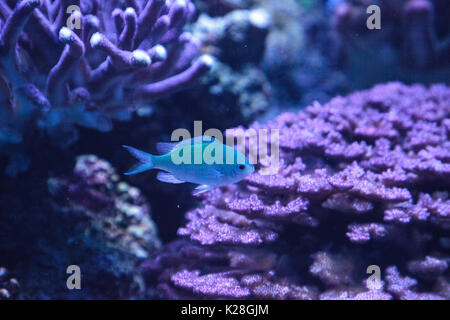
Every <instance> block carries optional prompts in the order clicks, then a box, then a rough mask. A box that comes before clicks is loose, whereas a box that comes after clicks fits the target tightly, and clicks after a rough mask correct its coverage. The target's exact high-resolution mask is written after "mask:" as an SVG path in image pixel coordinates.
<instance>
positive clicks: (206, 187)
mask: <svg viewBox="0 0 450 320" xmlns="http://www.w3.org/2000/svg"><path fill="white" fill-rule="evenodd" d="M214 188H215V186H209V185H207V184H201V185H199V186H198V187H197V188H195V191H194V195H195V196H196V195H198V194H200V193H203V192H206V191H209V190H212V189H214Z"/></svg>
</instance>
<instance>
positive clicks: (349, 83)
mask: <svg viewBox="0 0 450 320" xmlns="http://www.w3.org/2000/svg"><path fill="white" fill-rule="evenodd" d="M373 6H375V7H373ZM369 7H370V8H371V9H370V10H368V8H369ZM377 15H378V16H377ZM377 19H378V20H377ZM0 30H1V32H0V300H2V299H5V300H9V299H223V298H233V299H412V300H416V299H450V270H449V263H450V195H449V193H450V140H449V137H450V87H449V82H450V2H449V1H448V0H167V1H166V0H21V1H16V0H0ZM194 121H202V126H203V130H206V129H209V128H217V129H219V130H221V131H224V132H225V130H227V132H228V133H233V132H238V134H239V132H242V131H239V130H237V129H238V128H241V129H244V128H253V129H255V130H264V129H267V130H270V129H277V130H279V132H280V139H279V148H280V168H279V170H278V171H277V172H276V173H275V174H272V175H263V174H261V170H262V169H263V168H264V166H265V163H264V162H262V163H258V164H257V165H256V166H255V167H256V171H255V173H253V174H251V175H249V176H248V177H246V178H245V179H243V180H242V181H240V182H239V183H234V184H229V185H226V186H222V187H219V188H215V189H213V190H210V191H208V192H205V193H202V194H199V195H196V196H194V195H193V185H192V184H189V183H186V184H169V183H165V182H161V181H158V180H157V179H156V172H155V171H149V172H146V173H141V174H139V175H133V176H125V175H123V172H126V171H127V170H128V168H129V167H130V166H131V165H132V164H133V163H132V162H133V160H132V158H131V157H130V156H129V154H128V153H127V152H126V151H125V150H124V149H123V148H122V147H121V146H122V145H130V146H134V147H136V148H139V149H140V150H145V151H146V152H150V153H155V152H156V149H155V145H156V144H157V142H160V141H170V137H171V133H172V132H173V131H174V130H175V129H178V128H186V129H188V130H190V131H192V130H193V126H194ZM249 148H252V146H249ZM69 266H77V267H78V268H79V270H81V275H82V276H81V289H77V288H70V285H69V279H68V278H69V277H70V275H71V272H69V269H70V268H69V269H68V267H69ZM378 271H379V272H380V274H379V279H378V281H375V282H374V281H371V279H373V278H371V275H372V274H376V273H377V272H378Z"/></svg>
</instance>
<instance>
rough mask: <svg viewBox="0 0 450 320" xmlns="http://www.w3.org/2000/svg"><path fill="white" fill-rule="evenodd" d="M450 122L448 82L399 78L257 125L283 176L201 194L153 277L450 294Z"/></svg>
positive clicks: (255, 291) (166, 290)
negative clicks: (375, 273)
mask: <svg viewBox="0 0 450 320" xmlns="http://www.w3.org/2000/svg"><path fill="white" fill-rule="evenodd" d="M449 118H450V89H449V88H448V87H446V86H444V85H433V86H431V87H430V88H429V89H427V88H425V87H423V86H420V85H414V86H409V87H408V86H405V85H402V84H400V83H389V84H385V85H377V86H375V87H374V88H372V89H371V90H367V91H360V92H356V93H354V94H351V95H349V96H347V97H337V98H334V99H332V100H331V101H330V102H329V103H327V104H325V105H319V104H318V103H316V104H313V105H312V106H310V107H308V108H306V110H305V111H301V112H299V113H297V114H294V113H285V114H282V115H280V116H278V117H277V118H275V119H274V120H273V121H270V122H268V123H267V124H265V125H262V124H258V123H255V124H254V125H252V126H251V128H252V129H255V130H258V129H279V130H280V141H279V144H280V168H279V169H278V172H277V173H276V174H274V175H271V176H267V175H262V174H261V172H262V171H261V169H263V168H264V166H265V165H266V161H265V160H266V159H260V163H259V170H257V172H256V173H255V174H254V175H252V176H249V177H248V178H247V179H246V180H245V181H244V182H243V183H241V184H240V185H230V186H227V187H223V188H221V189H215V190H211V191H209V192H207V193H204V194H202V195H200V199H201V200H202V204H203V206H202V207H200V208H198V209H195V210H193V211H190V212H188V213H187V214H186V218H187V220H188V222H187V224H186V226H184V227H181V228H180V229H179V230H178V235H179V236H181V237H183V240H178V241H176V242H174V243H171V244H168V245H167V246H166V248H165V249H164V250H163V251H162V252H161V253H160V254H158V255H156V256H154V257H153V258H152V259H149V260H148V261H146V262H145V263H144V264H143V270H144V272H145V274H146V275H147V277H148V278H149V280H150V279H153V280H157V281H158V283H159V288H160V291H161V294H162V296H163V297H168V298H185V297H196V298H202V297H203V298H223V297H228V298H229V297H232V298H274V299H275V298H276V299H392V298H396V299H416V298H417V299H419V298H420V299H424V298H436V299H437V298H439V299H442V298H446V299H449V298H450V296H449V294H448V292H449V291H448V290H449V283H450V281H449V269H448V263H449V259H450V256H449V255H448V251H446V250H448V230H449V222H450V210H449V208H450V199H449V194H448V190H449V187H450V185H449V181H450V179H449V178H450V157H449V155H448V150H449V149H450V144H449V135H450V130H449V126H448V122H449ZM231 131H232V133H233V135H237V134H239V132H241V134H244V132H245V131H242V130H241V131H237V130H231ZM231 131H229V133H230V132H231ZM251 147H252V146H251ZM446 252H447V253H446ZM373 265H375V266H378V267H379V268H380V272H381V274H380V277H381V278H380V279H378V280H379V281H378V283H375V285H374V284H373V283H372V282H370V281H369V275H370V274H371V273H370V272H369V273H368V271H367V270H369V269H368V267H369V266H373ZM399 270H400V271H399ZM404 272H405V273H408V275H409V276H406V277H403V276H401V275H400V274H403V273H404ZM155 273H156V274H158V276H157V277H156V278H155ZM413 277H414V278H413ZM405 279H406V280H405Z"/></svg>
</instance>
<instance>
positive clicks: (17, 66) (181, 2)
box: [0, 0, 213, 175]
mask: <svg viewBox="0 0 450 320" xmlns="http://www.w3.org/2000/svg"><path fill="white" fill-rule="evenodd" d="M127 4H129V7H127V8H125V7H124V3H123V2H122V1H118V0H114V1H105V2H103V1H102V2H101V1H94V0H84V1H80V0H77V1H65V0H60V1H49V0H22V1H20V2H17V3H16V2H14V1H6V0H2V1H1V2H0V18H1V37H0V75H1V81H0V82H1V85H0V87H1V89H2V90H1V94H0V99H1V108H0V116H1V120H0V146H1V148H2V153H3V152H6V154H7V155H8V156H10V157H11V162H10V164H9V165H8V166H7V173H8V174H10V175H14V174H16V173H17V172H20V171H24V170H26V168H27V166H28V163H29V161H30V159H29V158H28V155H27V152H26V151H25V150H22V149H24V148H25V146H26V143H27V141H28V140H27V137H29V136H32V135H34V134H35V133H36V130H37V129H40V130H44V132H46V133H48V134H49V136H50V137H53V140H55V142H56V143H57V144H58V145H61V146H63V147H67V146H68V145H70V144H71V143H73V142H74V141H76V140H77V129H76V126H75V125H79V126H85V127H88V128H92V129H95V130H100V131H109V130H111V128H112V121H113V120H121V121H123V120H129V119H130V118H131V116H132V114H133V111H134V110H136V109H137V108H139V107H141V106H147V105H148V104H149V102H150V101H153V100H155V99H157V98H160V97H162V96H165V95H167V94H170V93H173V92H176V91H179V90H181V89H183V88H186V87H188V86H190V85H192V84H194V83H195V82H196V80H197V79H198V78H199V77H200V76H201V75H203V74H205V73H206V71H208V70H209V69H210V68H211V66H212V65H213V59H212V58H211V57H210V56H207V55H204V56H202V57H200V58H199V59H197V60H196V61H195V62H194V63H192V64H191V62H192V61H193V60H194V59H195V58H196V56H197V51H198V48H199V46H200V43H199V41H198V39H195V38H194V37H193V36H192V34H190V33H188V32H183V28H184V26H185V24H186V23H187V22H188V21H189V20H191V18H192V17H193V15H194V12H195V6H194V5H193V3H192V2H191V1H190V0H170V1H165V0H151V1H131V2H127Z"/></svg>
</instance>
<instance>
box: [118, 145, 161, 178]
mask: <svg viewBox="0 0 450 320" xmlns="http://www.w3.org/2000/svg"><path fill="white" fill-rule="evenodd" d="M122 147H124V148H125V149H127V150H128V151H129V152H130V153H131V155H133V157H135V158H136V159H137V160H139V162H138V163H137V164H136V165H134V166H133V167H132V168H130V170H129V171H128V172H125V173H124V174H125V175H127V176H129V175H132V174H138V173H141V172H144V171H147V170H150V169H152V168H154V164H153V156H152V155H151V154H150V153H147V152H144V151H141V150H138V149H136V148H133V147H129V146H122Z"/></svg>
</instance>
